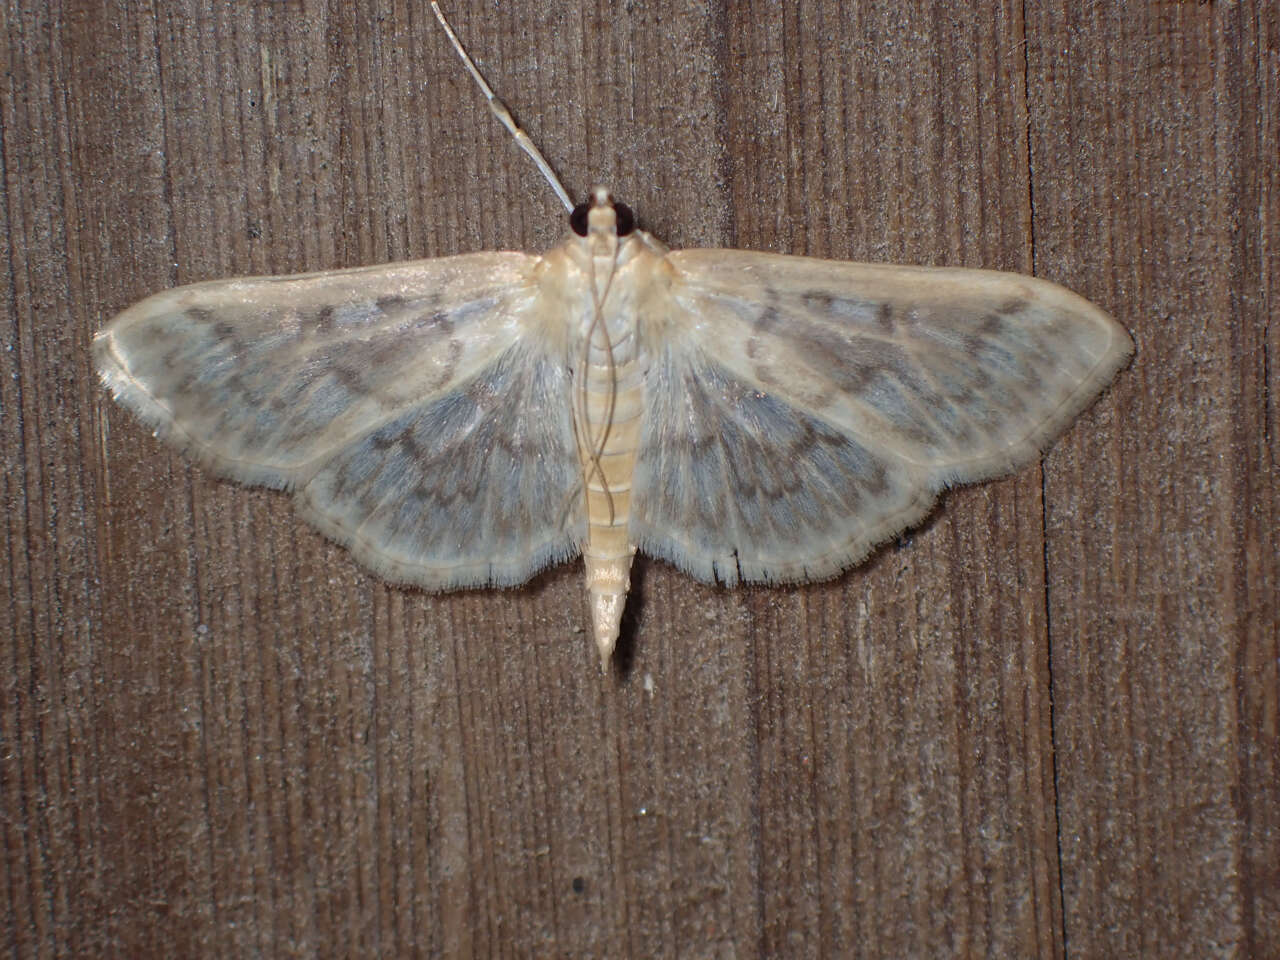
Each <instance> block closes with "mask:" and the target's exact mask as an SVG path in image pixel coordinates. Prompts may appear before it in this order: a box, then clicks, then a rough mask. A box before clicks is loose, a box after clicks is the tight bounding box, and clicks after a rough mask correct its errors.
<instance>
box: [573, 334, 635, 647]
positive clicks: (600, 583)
mask: <svg viewBox="0 0 1280 960" xmlns="http://www.w3.org/2000/svg"><path fill="white" fill-rule="evenodd" d="M642 374H643V370H642V369H641V364H640V362H639V361H638V360H636V359H631V360H629V361H627V362H624V363H620V364H617V365H615V366H610V365H609V364H608V363H603V364H601V363H589V364H588V365H587V367H586V377H585V381H584V382H583V384H582V390H583V393H581V394H580V395H579V400H580V403H579V405H578V406H577V411H576V412H577V419H578V421H579V423H578V427H579V429H578V455H579V457H580V459H581V461H582V475H583V481H584V485H585V495H586V503H587V543H586V546H585V548H584V549H583V551H582V553H583V559H584V561H585V564H586V574H587V593H588V596H589V597H590V600H591V622H592V627H593V632H594V634H595V640H596V646H597V647H598V648H599V650H600V667H601V669H602V670H607V669H608V666H609V657H610V655H612V653H613V648H614V645H615V644H616V643H617V642H618V627H619V624H620V622H621V620H622V608H623V607H624V606H625V604H626V600H627V590H628V589H629V588H630V586H631V558H632V557H633V556H634V555H635V552H636V548H635V547H634V546H633V545H632V543H631V535H630V530H629V521H630V519H631V483H632V477H633V475H634V473H635V466H636V449H637V447H638V445H639V439H640V423H641V413H642V411H643V401H644V395H643V394H644V390H643V382H642Z"/></svg>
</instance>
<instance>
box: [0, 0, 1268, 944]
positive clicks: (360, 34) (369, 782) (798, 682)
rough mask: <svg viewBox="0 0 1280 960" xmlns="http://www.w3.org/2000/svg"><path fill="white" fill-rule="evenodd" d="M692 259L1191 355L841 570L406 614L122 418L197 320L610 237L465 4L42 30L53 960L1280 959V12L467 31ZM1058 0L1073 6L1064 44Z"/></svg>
mask: <svg viewBox="0 0 1280 960" xmlns="http://www.w3.org/2000/svg"><path fill="white" fill-rule="evenodd" d="M446 9H447V10H448V11H449V12H450V14H451V16H452V19H453V21H454V24H455V27H456V28H457V29H458V31H459V33H460V34H461V35H462V37H463V39H464V41H465V42H466V43H467V44H468V45H469V47H470V49H471V51H472V53H473V54H474V55H475V56H476V57H477V60H478V61H479V63H480V65H481V67H482V69H485V70H486V71H487V73H488V75H489V77H490V80H491V81H492V82H493V83H494V85H495V87H496V88H497V89H498V91H499V93H500V95H501V96H503V97H504V99H506V100H507V101H508V103H509V104H510V105H511V106H512V107H513V109H514V110H515V112H516V113H517V115H518V116H519V117H520V119H521V120H522V121H523V123H524V124H525V126H526V127H527V128H528V130H529V131H530V133H531V134H532V135H533V137H534V139H535V140H536V141H537V142H538V143H539V144H541V146H542V148H543V150H544V152H545V153H546V155H547V157H548V159H549V160H550V161H551V162H552V164H553V165H554V166H555V167H556V168H557V169H558V170H559V171H560V172H561V174H562V176H563V178H564V180H565V182H566V185H567V186H568V188H569V190H570V192H571V193H573V194H575V195H578V196H581V195H582V194H583V193H584V192H585V191H586V190H587V189H588V188H589V187H590V186H591V185H592V184H594V183H595V182H597V181H602V182H605V183H608V184H609V185H610V186H611V187H612V189H613V191H614V193H615V194H616V195H617V196H619V197H620V198H623V199H625V200H626V201H627V202H628V203H629V204H630V205H631V206H632V207H634V208H635V209H636V210H637V212H638V214H639V217H640V221H641V225H642V226H643V227H645V228H646V229H648V230H650V231H652V232H653V233H655V234H656V235H657V236H659V237H660V238H661V239H663V240H664V241H666V242H667V243H669V244H671V245H672V246H686V247H687V246H700V245H725V246H736V247H741V248H745V249H753V250H771V251H779V252H787V253H804V254H810V255H816V256H825V257H835V258H845V259H865V260H885V261H896V262H909V263H925V264H950V265H957V266H983V267H993V268H1000V269H1012V270H1021V271H1025V272H1034V273H1035V274H1036V275H1038V276H1042V277H1044V278H1046V279H1049V280H1053V281H1056V282H1060V283H1064V284H1066V285H1067V286H1070V287H1072V288H1073V289H1075V290H1076V291H1078V292H1079V293H1081V294H1083V295H1084V296H1087V297H1089V298H1090V299H1092V300H1094V301H1095V302H1097V303H1099V304H1101V305H1102V306H1104V307H1105V308H1107V309H1108V310H1109V311H1110V312H1111V313H1112V314H1114V315H1115V316H1116V317H1117V318H1118V319H1119V320H1120V321H1121V322H1122V323H1124V324H1125V325H1126V326H1127V327H1128V329H1129V330H1130V331H1131V332H1132V333H1133V335H1134V338H1135V341H1136V342H1137V347H1138V353H1137V357H1136V359H1135V361H1134V363H1133V365H1132V366H1131V367H1130V368H1129V369H1128V370H1126V371H1123V372H1122V373H1121V374H1120V376H1119V377H1118V378H1117V381H1116V383H1115V385H1114V387H1113V388H1112V389H1111V390H1110V391H1109V392H1108V393H1106V394H1105V395H1104V396H1103V398H1102V399H1101V401H1100V402H1099V403H1098V404H1097V405H1096V406H1094V407H1093V408H1092V409H1091V410H1089V411H1088V412H1086V414H1085V415H1084V416H1083V417H1082V418H1081V419H1080V421H1079V422H1078V424H1077V425H1076V426H1075V427H1074V428H1072V429H1071V430H1070V431H1069V432H1068V433H1067V435H1066V436H1065V437H1064V438H1063V439H1062V440H1061V441H1060V442H1059V443H1058V444H1056V445H1055V446H1054V448H1053V449H1052V451H1051V452H1050V454H1049V456H1048V458H1047V460H1046V461H1045V463H1044V465H1043V466H1042V467H1033V468H1029V469H1026V470H1023V471H1021V472H1019V473H1018V474H1017V475H1016V476H1015V477H1013V478H1011V479H1008V480H1005V481H1001V482H997V483H992V484H987V485H984V486H980V487H974V488H967V489H964V490H961V491H956V492H954V493H952V494H950V495H948V496H947V497H946V498H945V500H944V502H943V505H942V508H941V509H940V510H939V511H937V512H936V513H935V514H934V515H933V517H932V518H931V519H930V520H929V521H928V522H927V523H925V524H924V525H923V526H922V527H921V528H919V529H917V530H915V531H913V532H911V533H910V534H909V535H907V536H904V537H903V538H901V539H900V541H899V542H897V543H894V544H891V545H890V546H888V547H887V548H885V549H882V550H880V551H879V552H878V553H876V554H875V555H874V556H873V557H872V559H871V560H870V561H869V562H868V563H866V564H865V565H863V566H861V567H859V568H858V569H856V570H854V571H851V572H850V573H848V574H846V575H845V576H843V577H841V578H839V579H837V580H835V581H833V582H830V583H826V584H820V585H816V586H812V587H807V588H798V589H797V588H785V589H782V588H780V589H763V588H748V589H738V590H732V591H729V590H718V589H712V588H707V587H703V586H701V585H699V584H697V583H695V582H693V581H691V580H689V579H687V578H685V577H682V576H680V575H679V574H678V573H676V572H675V571H674V570H673V569H671V568H670V567H668V566H666V565H664V564H662V563H658V562H653V561H649V562H646V561H644V560H640V561H638V564H637V570H636V578H635V579H636V583H635V590H634V596H633V600H632V613H631V616H630V617H629V620H628V621H627V622H626V624H625V627H626V632H625V633H624V638H623V643H624V648H625V649H624V650H623V658H624V660H625V663H626V670H625V671H624V672H623V673H621V674H619V675H616V676H614V677H612V678H610V679H608V680H605V681H602V680H601V678H600V675H599V670H598V668H597V666H596V663H595V653H594V651H593V649H592V645H591V643H590V638H589V635H588V633H587V632H586V627H587V624H588V612H587V609H586V604H585V600H584V598H583V591H582V585H581V574H580V569H579V568H578V567H577V566H576V565H566V566H564V567H559V568H555V569H553V570H550V571H548V572H546V573H545V574H543V575H541V576H539V577H538V578H536V579H535V581H534V582H533V583H532V584H531V585H529V586H527V587H525V588H522V589H519V590H512V591H480V592H466V593H455V594H449V595H427V594H423V593H419V592H414V591H405V590H398V589H395V588H391V587H387V586H385V585H383V584H381V583H379V582H378V581H376V580H375V579H373V578H371V577H370V576H368V575H366V574H365V573H364V572H363V571H362V570H360V569H359V568H358V567H356V566H355V564H354V563H353V562H352V560H351V559H350V557H349V556H348V555H347V554H346V553H345V552H344V551H343V550H342V549H340V548H338V547H336V546H334V545H332V544H330V543H328V542H326V541H325V540H324V539H323V538H321V537H320V536H318V535H316V534H314V533H313V532H312V531H310V530H309V529H308V528H306V527H305V526H304V525H302V524H301V523H300V521H299V520H298V519H297V518H296V516H295V515H294V514H293V511H292V510H291V508H290V506H289V503H288V500H287V498H285V497H282V496H280V495H277V494H272V493H269V492H264V491H260V490H247V489H244V488H241V487H238V486H236V485H233V484H229V483H224V482H220V481H217V480H215V479H213V478H212V477H210V476H208V475H207V474H204V473H202V472H201V471H200V470H199V469H197V468H193V467H191V466H189V465H188V464H187V463H185V462H184V461H183V460H182V459H181V458H180V457H179V456H177V455H175V454H173V453H171V452H170V451H169V450H168V449H167V448H165V447H162V446H161V445H160V444H158V443H157V442H155V441H154V440H153V439H152V438H151V437H150V435H149V433H148V431H146V430H145V429H143V428H141V427H140V426H139V425H138V424H137V423H135V422H133V421H132V420H131V419H130V418H129V417H128V415H127V414H125V413H124V412H123V411H121V410H120V409H119V408H117V407H115V406H113V405H112V404H111V403H110V401H109V400H108V398H107V396H106V395H105V393H103V392H102V391H101V390H100V389H99V387H98V385H97V383H96V381H95V378H94V377H93V375H92V371H91V368H90V360H89V349H88V347H89V341H90V338H91V336H92V334H93V332H94V331H95V330H96V329H98V328H99V327H100V326H101V325H102V324H103V323H104V322H105V321H106V320H107V319H109V318H110V317H111V316H112V315H113V314H115V313H116V312H118V311H119V310H120V309H122V308H124V307H125V306H128V305H129V304H130V303H132V302H134V301H136V300H138V299H140V298H141V297H143V296H145V295H146V294H148V293H152V292H154V291H156V290H159V289H162V288H165V287H168V286H171V285H174V284H177V283H183V282H189V281H195V280H201V279H209V278H214V277H221V276H230V275H235V274H261V273H271V272H289V271H298V270H304V269H308V270H315V269H325V268H334V267H345V266H355V265H358V264H366V263H377V262H380V261H388V260H394V259H402V258H407V257H423V256H437V255H444V254H450V253H457V252H465V251H469V250H479V249H522V250H536V249H540V248H544V247H546V246H549V245H551V244H552V243H554V242H555V241H556V240H557V239H558V238H559V237H560V235H561V233H562V231H563V229H564V228H563V223H562V215H561V211H560V209H559V207H558V204H557V202H556V200H555V198H554V196H553V195H552V194H551V192H550V191H549V190H547V189H546V188H545V186H544V185H543V184H542V183H541V182H540V180H539V179H538V176H537V174H536V172H535V171H534V170H533V168H532V167H531V166H530V165H529V164H528V162H527V161H526V160H525V159H524V158H523V156H522V155H520V154H519V153H518V152H517V151H516V150H515V149H514V148H513V146H512V145H511V144H510V143H509V141H508V139H507V137H506V135H505V133H504V132H503V131H502V130H501V129H500V128H499V127H498V126H497V124H495V123H494V122H493V121H492V120H491V119H490V118H489V116H488V115H487V113H486V112H485V110H484V108H483V105H482V102H481V101H480V99H479V98H478V96H477V94H476V92H475V90H474V89H473V88H472V87H471V85H470V81H469V80H468V79H467V78H466V76H465V75H464V74H463V73H462V71H461V70H460V69H459V67H458V64H457V63H456V62H455V61H454V60H453V58H452V54H451V52H450V50H449V48H448V46H447V42H446V41H445V38H444V37H443V35H442V34H441V33H440V31H439V30H438V28H437V27H436V25H435V23H434V21H433V20H432V18H431V16H430V11H429V7H428V6H427V5H426V4H425V3H421V2H419V0H382V2H374V3H368V4H342V3H331V4H324V3H302V2H292V0H291V2H285V3H280V2H274V0H273V2H267V0H253V2H245V3H236V4H224V3H199V2H196V0H176V2H173V3H166V4H152V3H141V2H136V0H100V2H83V0H75V2H71V0H65V2H58V0H53V2H49V3H35V2H23V0H19V2H16V3H15V2H9V3H5V4H2V5H0V54H2V55H3V57H4V63H3V68H4V69H3V73H2V75H0V176H2V177H3V180H2V182H0V201H2V202H0V254H3V256H0V271H2V272H3V274H4V282H5V287H6V290H7V296H6V298H5V301H4V305H3V311H2V312H0V336H2V337H3V343H4V349H3V351H2V352H0V437H2V441H0V442H2V443H3V448H2V449H3V457H4V459H3V473H2V475H0V489H2V490H3V498H4V500H3V502H4V523H3V525H0V537H2V539H3V544H2V546H3V549H2V550H0V573H2V574H3V584H4V586H5V588H6V599H5V600H4V601H3V602H0V650H3V652H4V654H5V657H6V664H7V666H6V668H5V669H4V670H3V671H2V672H0V677H2V679H0V831H2V832H3V847H4V863H5V871H6V873H5V878H4V882H3V883H2V884H0V938H2V939H0V949H3V950H4V951H5V952H7V953H9V954H11V955H13V956H19V957H61V956H77V957H91V956H184V957H231V956H280V955H291V956H317V957H322V956H451V957H452V956H547V955H558V956H610V957H653V956H699V957H701V956H707V957H712V956H714V957H731V956H737V957H746V956H868V957H872V956H886V957H888V956H894V957H896V956H980V955H994V956H1048V957H1057V956H1080V957H1115V956H1162V957H1165V956H1167V957H1174V956H1186V957H1203V956H1207V955H1214V956H1234V957H1266V956H1277V955H1280V866H1278V865H1280V729H1278V724H1280V721H1278V720H1277V714H1278V705H1277V703H1278V696H1280V677H1278V676H1277V663H1278V661H1280V649H1278V644H1280V640H1278V634H1280V602H1278V601H1277V596H1278V595H1280V560H1278V559H1277V557H1278V555H1280V545H1278V543H1277V535H1276V533H1275V530H1276V527H1277V525H1278V524H1280V485H1278V484H1277V482H1276V462H1275V452H1274V440H1275V437H1276V436H1277V427H1278V426H1280V425H1278V424H1277V412H1276V399H1275V398H1276V397H1277V396H1280V384H1278V383H1277V377H1278V376H1280V374H1278V371H1280V324H1277V322H1276V317H1277V315H1278V313H1280V311H1278V309H1277V293H1276V291H1277V285H1278V284H1277V281H1278V280H1280V253H1278V252H1277V251H1280V226H1278V225H1280V183H1278V180H1280V172H1278V165H1277V161H1276V157H1277V156H1280V14H1278V13H1277V11H1276V8H1275V6H1274V4H1269V3H1265V2H1261V0H1240V2H1226V0H1222V2H1211V3H1190V2H1187V3H1177V2H1164V3H1147V2H1141V3H1139V2H1135V0H1128V2H1120V3H1112V4H1077V3H1071V2H1068V0H1048V2H1045V3H1037V4H1025V5H1024V4H1022V3H1013V2H1001V3H997V4H979V3H972V4H953V3H943V2H936V3H935V2H927V0H912V2H908V3H906V4H903V5H881V4H870V3H867V4H862V3H849V2H844V3H841V2H838V0H803V2H799V3H775V2H766V0H742V2H737V3H712V4H707V5H703V4H665V3H663V4H633V5H615V4H608V3H603V2H599V3H593V2H589V0H584V2H555V0H523V2H500V3H495V2H485V3H481V2H479V0H450V2H448V3H447V4H446ZM1024 11H1025V14H1024Z"/></svg>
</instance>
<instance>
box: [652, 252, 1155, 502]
mask: <svg viewBox="0 0 1280 960" xmlns="http://www.w3.org/2000/svg"><path fill="white" fill-rule="evenodd" d="M671 261H672V263H673V264H674V265H675V267H676V268H677V275H678V276H679V278H680V282H679V283H675V284H673V290H675V291H676V295H677V298H678V300H679V301H680V305H681V306H682V307H683V308H684V309H685V310H686V311H687V312H688V314H689V315H690V316H691V317H694V318H696V322H695V324H694V335H695V338H696V339H697V340H698V342H700V343H702V344H703V345H704V346H707V347H709V348H713V350H714V355H715V356H716V358H717V360H718V362H720V363H721V364H723V365H724V366H725V367H727V368H728V369H730V370H732V371H733V372H734V373H735V374H737V375H738V376H740V377H742V378H743V379H744V381H746V382H748V383H752V384H755V385H757V386H758V387H759V388H760V389H762V390H767V391H770V392H773V393H776V394H778V395H779V396H781V397H784V398H785V399H786V400H788V402H790V403H793V404H795V405H797V406H799V407H800V408H801V409H804V410H806V411H808V412H810V413H812V414H814V415H816V416H818V417H820V418H821V419H822V420H824V421H825V422H828V423H830V424H831V425H832V426H834V427H836V428H838V429H842V430H845V431H847V432H848V433H849V434H850V435H852V436H855V437H857V438H858V439H859V441H860V442H862V443H865V444H868V445H871V446H873V447H875V448H876V449H880V450H882V451H883V452H884V453H885V454H886V455H889V456H893V457H897V458H900V459H902V460H903V461H904V462H906V463H908V464H910V465H912V466H913V467H915V468H919V469H921V470H923V471H925V472H927V473H928V474H929V475H931V476H932V477H934V478H935V479H936V481H937V482H938V483H939V484H944V483H952V482H967V481H973V480H978V479H984V478H986V477H990V476H994V475H998V474H1001V473H1004V472H1006V471H1008V470H1011V469H1014V468H1016V467H1018V466H1020V465H1022V464H1024V463H1027V462H1029V461H1030V460H1032V459H1034V458H1035V457H1036V456H1037V455H1038V454H1039V452H1040V451H1041V450H1043V449H1044V448H1045V447H1046V446H1047V445H1048V444H1049V443H1050V442H1052V440H1053V439H1054V438H1055V437H1057V435H1058V434H1060V433H1061V432H1062V431H1063V430H1064V429H1065V428H1066V426H1067V425H1068V424H1069V423H1070V422H1071V420H1072V419H1074V417H1075V416H1076V415H1077V414H1079V413H1080V411H1081V410H1082V409H1083V408H1084V407H1085V406H1086V405H1087V404H1088V403H1090V402H1091V401H1092V400H1093V399H1094V398H1095V397H1096V396H1097V394H1098V393H1099V392H1100V391H1101V390H1102V388H1103V387H1104V386H1105V385H1106V384H1107V383H1109V382H1110V381H1111V379H1112V377H1113V376H1114V375H1115V373H1116V371H1117V370H1118V369H1119V368H1120V367H1121V366H1122V365H1123V364H1124V363H1125V362H1126V361H1127V360H1128V358H1129V357H1130V356H1131V354H1132V352H1133V344H1132V341H1131V340H1130V338H1129V335H1128V334H1127V333H1126V332H1125V331H1124V329H1123V328H1121V327H1120V326H1119V325H1118V324H1117V323H1115V321H1113V320H1112V319H1111V318H1110V317H1108V316H1107V315H1106V314H1105V313H1104V312H1103V311H1102V310H1100V309H1099V308H1098V307H1096V306H1094V305H1093V304H1092V303H1090V302H1089V301H1087V300H1084V299H1083V298H1081V297H1078V296H1076V295H1075V294H1073V293H1071V292H1070V291H1069V290H1065V289H1064V288H1062V287H1059V286H1057V285H1056V284H1052V283H1047V282H1045V281H1043V280H1037V279H1035V278H1033V277H1026V276H1022V275H1020V274H1010V273H998V272H994V271H987V270H962V269H932V268H923V267H900V266H886V265H879V264H858V263H839V262H832V261H825V260H814V259H810V258H805V257H784V256H775V255H768V254H754V253H745V252H742V251H731V250H686V251H678V252H675V253H672V254H671Z"/></svg>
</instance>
